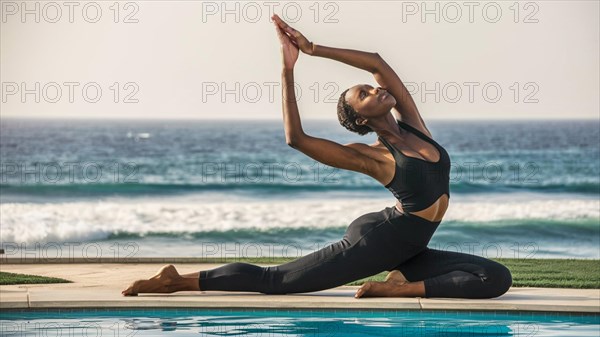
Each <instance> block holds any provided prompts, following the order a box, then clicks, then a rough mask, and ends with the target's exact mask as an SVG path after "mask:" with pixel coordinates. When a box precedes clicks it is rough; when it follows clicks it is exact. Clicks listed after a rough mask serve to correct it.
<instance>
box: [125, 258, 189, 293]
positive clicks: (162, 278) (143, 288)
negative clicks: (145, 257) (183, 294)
mask: <svg viewBox="0 0 600 337" xmlns="http://www.w3.org/2000/svg"><path fill="white" fill-rule="evenodd" d="M184 284H185V280H184V279H183V277H181V276H180V275H179V273H178V272H177V269H175V267H174V266H173V265H170V264H169V265H166V266H164V267H162V268H161V269H160V270H159V271H158V273H157V274H156V275H154V276H152V277H151V278H150V279H148V280H137V281H135V282H133V283H132V284H131V285H130V286H129V287H128V288H127V289H125V290H123V291H122V292H121V294H123V296H137V294H138V293H173V292H176V291H181V290H187V289H184Z"/></svg>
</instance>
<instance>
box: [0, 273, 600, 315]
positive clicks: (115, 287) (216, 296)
mask: <svg viewBox="0 0 600 337" xmlns="http://www.w3.org/2000/svg"><path fill="white" fill-rule="evenodd" d="M164 265H165V263H163V262H160V263H138V264H136V263H88V264H86V263H81V264H80V263H67V264H8V263H2V265H1V266H0V270H1V271H3V272H11V273H20V274H32V275H41V276H49V277H59V278H64V279H67V280H70V281H73V283H60V284H31V285H6V286H0V308H1V309H9V308H15V309H16V308H21V309H27V308H103V307H122V308H125V307H127V308H155V307H165V308H166V307H186V308H242V309H243V308H246V309H247V308H270V309H316V310H323V309H365V310H369V309H371V310H372V309H399V310H406V309H411V310H478V311H479V310H481V311H490V310H491V311H496V310H498V311H513V310H514V311H553V312H586V313H600V289H562V288H530V287H522V288H521V287H513V288H511V289H510V290H509V291H508V292H507V293H506V294H504V295H502V296H500V297H497V298H492V299H456V298H361V299H355V298H354V293H355V292H356V290H357V289H358V286H342V287H337V288H333V289H329V290H325V291H318V292H312V293H304V294H288V295H264V294H260V293H249V292H218V291H209V292H178V293H174V294H140V295H139V296H137V297H124V296H121V290H122V289H124V288H125V287H126V286H127V285H128V284H129V283H131V282H132V281H133V280H136V279H140V278H148V277H150V276H152V275H154V274H155V273H156V272H157V271H158V270H159V269H160V267H162V266H164ZM174 265H175V267H176V268H177V270H178V271H179V272H180V273H182V274H185V273H191V272H197V271H199V270H204V269H211V268H215V267H217V266H220V265H222V264H198V263H193V264H190V263H187V264H186V263H175V264H174ZM260 265H263V264H260ZM264 265H269V264H264Z"/></svg>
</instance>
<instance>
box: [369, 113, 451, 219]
mask: <svg viewBox="0 0 600 337" xmlns="http://www.w3.org/2000/svg"><path fill="white" fill-rule="evenodd" d="M396 121H397V122H398V125H399V126H400V127H402V128H404V129H406V130H408V131H409V132H411V133H413V134H415V135H417V136H419V137H420V138H421V139H423V140H425V141H427V142H428V143H430V144H433V145H434V146H435V148H436V149H438V151H439V154H440V159H439V160H438V161H437V162H430V161H426V160H423V159H420V158H416V157H409V156H406V155H404V154H403V153H402V152H401V151H400V150H398V149H396V148H395V147H394V146H393V145H392V144H390V143H389V142H388V141H387V140H385V139H384V138H383V137H378V138H379V139H380V140H381V142H382V143H383V144H384V145H385V146H386V147H387V148H388V150H390V152H391V153H392V155H393V156H394V159H395V160H396V172H395V174H394V178H393V179H392V181H390V182H389V183H388V184H387V185H385V188H387V189H388V190H390V192H392V194H393V195H394V197H396V199H398V200H399V201H400V202H401V203H402V210H403V211H405V212H416V211H420V210H424V209H426V208H427V207H429V206H431V205H433V203H434V202H435V201H436V200H437V199H439V197H441V196H442V195H443V194H444V193H446V194H447V195H448V198H450V156H449V155H448V152H446V149H444V148H443V147H442V146H441V145H440V144H438V143H437V142H436V141H435V140H433V139H431V138H429V137H427V136H426V135H425V134H424V133H422V132H421V131H419V130H418V129H415V128H414V127H412V126H410V125H408V124H406V123H404V122H402V121H400V120H396Z"/></svg>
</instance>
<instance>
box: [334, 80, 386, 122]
mask: <svg viewBox="0 0 600 337" xmlns="http://www.w3.org/2000/svg"><path fill="white" fill-rule="evenodd" d="M345 98H346V102H348V104H350V105H351V106H352V107H353V108H354V110H356V112H358V114H359V115H360V116H362V117H363V118H367V119H368V118H370V117H377V116H384V115H385V114H387V113H389V112H390V110H391V109H392V108H393V107H394V106H395V105H396V99H395V98H394V96H392V95H390V93H388V92H387V91H386V90H385V89H383V88H381V87H377V88H374V87H372V86H370V85H368V84H358V85H355V86H353V87H351V88H350V89H349V90H348V91H347V92H346V96H345Z"/></svg>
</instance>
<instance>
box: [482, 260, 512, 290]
mask: <svg viewBox="0 0 600 337" xmlns="http://www.w3.org/2000/svg"><path fill="white" fill-rule="evenodd" d="M486 269H487V271H486V277H487V279H485V280H484V282H486V283H489V289H488V295H489V297H490V298H493V297H498V296H501V295H503V294H505V293H506V292H507V291H508V290H509V289H510V287H511V286H512V274H511V272H510V270H509V269H508V268H507V267H506V266H504V265H502V264H500V263H495V264H494V267H492V268H486Z"/></svg>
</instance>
